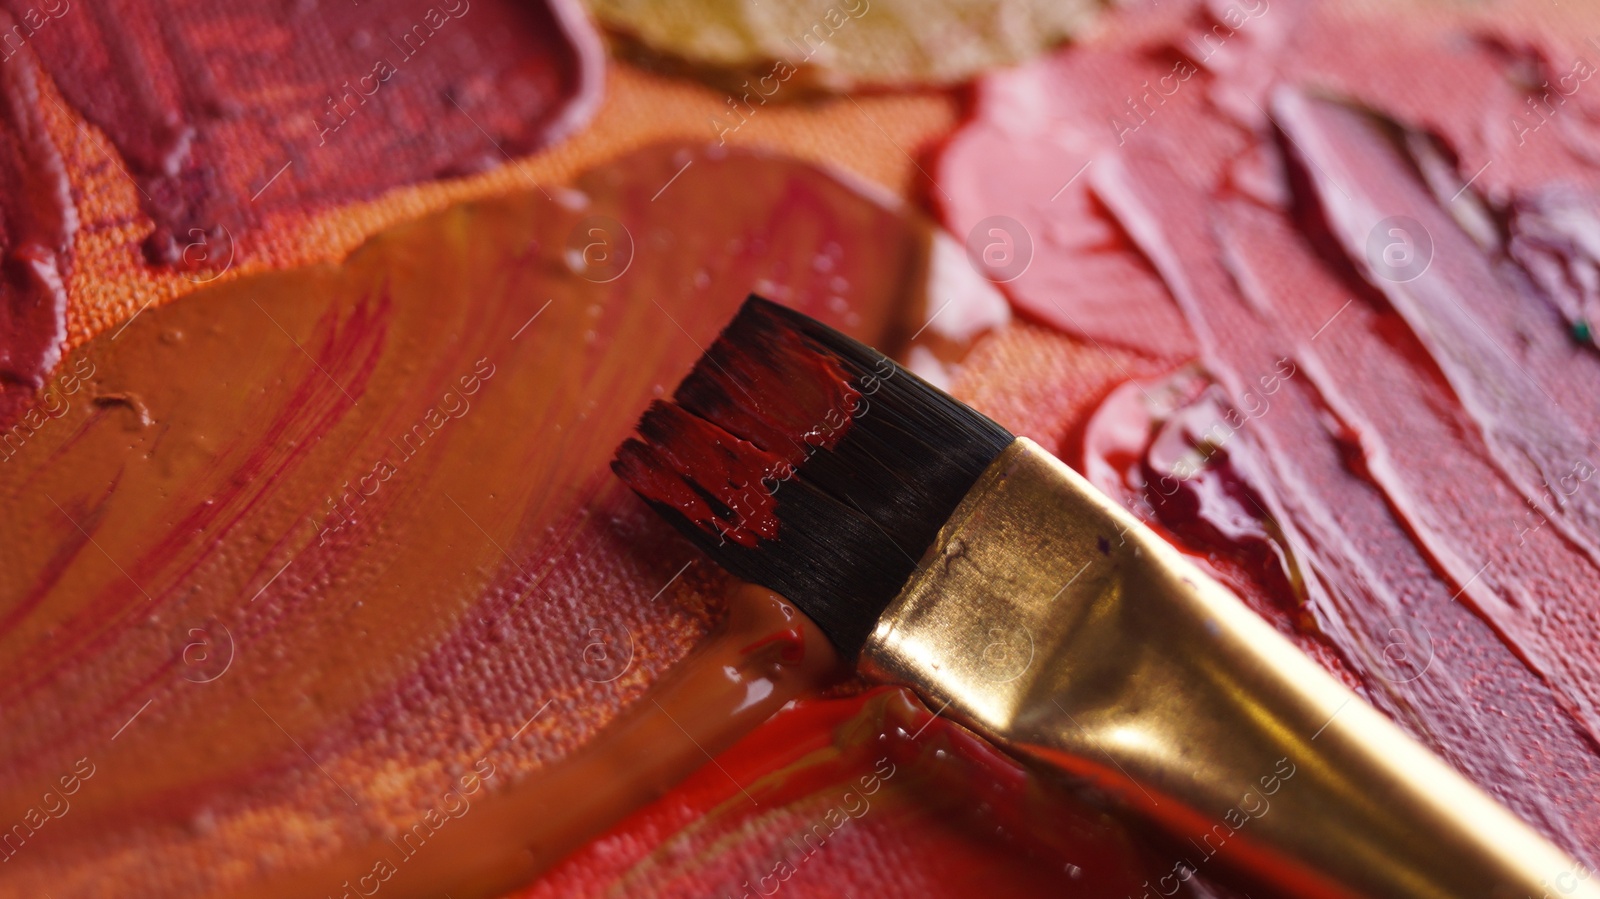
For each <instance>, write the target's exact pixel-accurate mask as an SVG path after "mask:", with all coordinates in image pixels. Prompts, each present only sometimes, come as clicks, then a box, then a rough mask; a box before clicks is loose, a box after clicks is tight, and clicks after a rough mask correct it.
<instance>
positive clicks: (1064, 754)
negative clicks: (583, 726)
mask: <svg viewBox="0 0 1600 899" xmlns="http://www.w3.org/2000/svg"><path fill="white" fill-rule="evenodd" d="M638 435H639V436H638V438H636V439H630V440H628V441H627V442H625V443H624V444H623V445H622V447H621V448H620V449H619V450H618V452H617V457H616V459H615V461H614V462H613V463H612V468H613V470H614V471H615V472H616V473H617V475H618V476H619V477H620V478H621V479H622V480H623V481H624V482H626V483H627V484H628V485H629V486H630V487H632V488H633V490H634V491H635V492H636V493H638V494H639V496H641V497H642V498H643V499H644V500H645V501H646V502H647V503H649V504H650V505H651V506H652V507H653V508H654V509H655V510H656V511H657V512H659V513H660V514H661V515H662V516H663V517H665V518H666V519H667V520H668V521H669V522H671V523H672V524H673V526H675V527H676V528H677V529H678V530H679V531H681V532H682V533H683V534H685V535H686V536H687V537H688V538H689V539H690V540H691V541H693V542H694V543H695V544H696V545H697V546H699V547H700V548H701V549H702V550H704V551H705V552H706V553H708V554H709V555H710V556H711V557H712V558H714V559H716V560H717V561H718V562H719V563H720V564H722V565H723V566H724V567H726V568H727V569H728V570H729V571H731V572H733V573H734V574H736V575H738V576H739V577H741V578H744V579H746V580H749V581H754V582H756V583H759V584H761V585H763V586H766V587H768V588H770V589H772V590H775V591H777V592H779V593H781V594H783V595H784V596H786V597H787V598H788V599H789V600H790V601H792V602H793V603H794V604H795V605H796V606H798V607H799V608H800V609H801V610H802V611H804V612H805V613H806V614H807V615H809V616H810V617H811V618H812V619H813V620H814V621H815V622H816V623H817V624H818V625H819V626H820V628H821V629H822V631H823V632H824V633H826V634H827V635H828V637H829V639H830V640H832V641H833V643H834V644H835V645H836V647H837V649H838V650H839V652H840V653H841V654H842V655H843V656H844V657H846V658H849V659H853V660H855V662H856V664H857V666H858V668H859V670H860V671H861V672H862V673H864V674H865V675H866V676H867V677H870V678H873V679H877V680H881V681H884V682H888V683H896V684H904V685H907V686H909V687H911V688H912V689H914V690H915V691H916V692H917V693H918V694H920V695H921V697H922V698H923V700H924V701H925V702H926V703H927V704H928V705H929V707H930V708H931V709H934V710H935V713H936V714H943V715H946V716H948V717H949V718H951V719H953V720H955V721H956V722H958V723H960V724H962V725H964V726H965V727H967V728H969V729H971V730H973V731H975V732H977V733H979V734H981V735H983V736H984V737H986V738H987V739H989V740H990V741H992V742H993V743H994V744H996V745H998V746H1000V747H1002V748H1003V749H1005V750H1006V751H1007V752H1008V753H1010V754H1011V755H1012V756H1013V757H1014V758H1016V759H1018V760H1020V761H1021V762H1023V763H1024V764H1026V765H1028V766H1030V767H1031V768H1033V769H1034V770H1036V771H1038V772H1041V773H1042V774H1044V775H1045V776H1047V777H1051V778H1058V779H1065V780H1067V781H1071V782H1076V783H1079V784H1082V783H1084V782H1088V783H1091V784H1093V785H1095V786H1098V787H1099V788H1101V789H1102V790H1104V791H1105V792H1106V793H1108V794H1110V795H1111V796H1113V797H1114V798H1115V799H1116V801H1118V802H1120V803H1122V804H1123V805H1125V806H1126V807H1127V808H1129V809H1132V810H1134V811H1135V812H1136V813H1138V814H1142V815H1144V816H1147V817H1148V818H1149V819H1153V820H1154V821H1155V822H1157V823H1158V824H1159V825H1160V826H1162V827H1164V828H1165V829H1167V830H1168V831H1169V832H1171V833H1172V834H1174V835H1176V836H1178V837H1180V838H1182V839H1180V840H1179V841H1178V845H1180V846H1183V847H1185V848H1184V850H1183V851H1182V853H1180V857H1179V858H1178V859H1177V860H1176V861H1175V863H1174V865H1173V867H1172V871H1171V873H1169V874H1166V875H1165V876H1163V877H1161V878H1158V879H1156V880H1155V882H1154V883H1152V884H1147V886H1148V887H1149V890H1147V892H1149V893H1150V894H1151V895H1155V894H1157V893H1159V894H1162V895H1170V894H1172V893H1174V892H1176V891H1177V889H1178V885H1179V884H1180V883H1181V882H1182V881H1184V880H1187V879H1188V878H1189V877H1190V876H1192V875H1193V873H1194V871H1195V870H1198V869H1202V868H1205V867H1207V866H1208V865H1221V866H1231V867H1234V868H1237V869H1240V870H1243V871H1245V872H1247V873H1248V875H1249V876H1252V877H1254V878H1256V879H1258V880H1261V881H1263V882H1266V883H1269V884H1271V885H1274V886H1276V887H1278V888H1279V889H1281V890H1282V891H1283V892H1284V893H1285V894H1287V895H1297V896H1341V897H1347V896H1378V897H1401V896H1404V897H1484V899H1488V897H1512V896H1516V897H1522V896H1527V897H1531V899H1540V897H1546V896H1549V897H1556V896H1564V897H1579V896H1581V897H1591V899H1592V897H1596V896H1600V892H1597V891H1596V889H1595V887H1594V885H1593V884H1592V883H1590V882H1589V880H1588V877H1589V873H1590V872H1589V869H1588V868H1586V867H1584V866H1582V865H1579V864H1578V863H1576V862H1574V861H1573V860H1572V859H1571V858H1569V857H1568V856H1567V855H1566V854H1565V853H1563V852H1562V851H1561V850H1559V849H1557V848H1556V847H1554V846H1553V845H1551V844H1550V843H1548V842H1547V841H1546V840H1545V839H1544V838H1543V837H1541V836H1540V835H1538V834H1537V833H1535V832H1534V831H1533V830H1532V829H1531V828H1529V827H1528V826H1526V825H1525V824H1523V823H1522V822H1521V821H1519V820H1518V819H1517V818H1516V817H1515V816H1513V815H1512V814H1511V813H1510V812H1508V811H1507V810H1505V809H1504V808H1502V807H1501V806H1500V805H1498V804H1497V803H1496V802H1494V801H1493V800H1492V799H1490V798H1489V797H1488V796H1487V795H1485V794H1484V793H1483V792H1481V791H1480V790H1479V789H1478V788H1477V787H1475V786H1473V785H1472V784H1470V783H1469V782H1468V781H1467V780H1466V779H1465V778H1463V777H1461V776H1460V775H1459V774H1457V773H1456V772H1455V771H1454V770H1452V769H1451V768H1450V767H1449V766H1447V765H1445V764H1444V763H1443V762H1441V761H1439V760H1438V759H1437V758H1435V757H1434V756H1433V755H1432V754H1431V753H1429V752H1428V751H1427V750H1426V749H1425V748H1423V747H1422V746H1421V745H1420V744H1418V743H1417V742H1415V741H1414V740H1412V739H1411V738H1410V737H1408V736H1407V735H1405V734H1404V733H1402V732H1401V731H1400V730H1399V729H1398V728H1397V727H1395V726H1394V725H1393V724H1391V723H1390V722H1389V721H1388V719H1386V718H1385V717H1384V716H1383V715H1381V714H1379V713H1378V712H1377V711H1375V710H1374V709H1372V708H1371V707H1370V706H1368V705H1367V704H1366V703H1365V702H1364V701H1362V700H1361V699H1359V698H1358V697H1357V696H1356V695H1355V694H1354V693H1352V692H1351V691H1350V690H1349V689H1347V688H1346V687H1344V686H1343V685H1342V684H1340V683H1338V682H1337V681H1335V680H1334V679H1333V678H1332V677H1330V676H1329V675H1328V674H1327V673H1326V672H1325V671H1323V670H1322V669H1321V668H1320V667H1319V666H1318V665H1317V664H1316V663H1314V662H1312V661H1311V660H1310V659H1309V658H1307V657H1306V656H1305V655H1303V654H1302V653H1301V652H1300V651H1299V650H1298V649H1297V648H1295V647H1294V646H1293V645H1292V644H1291V643H1289V642H1288V641H1287V640H1285V639H1284V638H1283V637H1282V636H1280V635H1279V634H1278V633H1277V632H1276V631H1275V630H1273V629H1272V628H1271V627H1270V626H1269V625H1268V624H1266V623H1265V622H1264V621H1262V620H1261V619H1260V618H1259V617H1257V616H1256V615H1255V614H1254V613H1253V612H1251V611H1250V610H1249V609H1247V608H1246V607H1245V606H1244V605H1243V604H1242V603H1241V602H1240V600H1239V599H1238V598H1237V597H1235V596H1234V595H1232V594H1231V593H1230V592H1229V591H1228V590H1227V589H1226V588H1224V587H1223V586H1221V585H1220V584H1218V583H1217V582H1216V581H1215V580H1213V579H1212V578H1210V577H1209V576H1207V575H1206V574H1204V573H1203V572H1201V571H1200V570H1199V569H1198V568H1197V567H1195V566H1194V565H1193V564H1191V563H1190V562H1188V561H1187V560H1186V559H1185V558H1184V557H1183V556H1182V555H1181V554H1180V553H1179V552H1178V551H1177V550H1175V549H1174V548H1173V547H1172V546H1170V545H1168V544H1167V543H1166V542H1165V541H1163V540H1162V539H1161V538H1160V537H1159V536H1158V535H1156V534H1155V533H1154V532H1153V531H1151V530H1150V529H1149V528H1147V527H1146V526H1145V525H1143V524H1142V523H1140V522H1139V521H1138V520H1136V519H1135V518H1134V517H1133V516H1131V515H1130V514H1129V513H1128V512H1127V511H1125V510H1124V509H1122V508H1121V507H1119V506H1118V505H1117V504H1115V503H1114V502H1112V501H1111V500H1110V499H1108V498H1107V497H1105V496H1104V495H1103V494H1101V493H1100V492H1098V491H1097V490H1096V489H1095V488H1094V487H1092V486H1091V485H1090V484H1089V483H1088V482H1087V481H1085V480H1084V479H1083V478H1082V477H1081V476H1079V475H1078V474H1077V473H1076V472H1074V471H1072V470H1071V469H1070V468H1068V467H1067V466H1066V465H1065V464H1063V463H1062V462H1060V461H1059V460H1057V459H1056V458H1055V457H1054V456H1052V455H1050V454H1049V453H1048V452H1046V451H1045V450H1044V449H1042V448H1041V447H1039V446H1038V445H1037V444H1035V443H1033V442H1032V441H1030V440H1028V439H1027V438H1025V437H1015V436H1013V435H1012V434H1011V433H1009V432H1008V431H1006V430H1005V429H1004V428H1002V427H1000V426H999V425H998V424H996V423H995V422H993V421H991V420H990V419H988V418H986V417H984V416H983V415H981V414H979V413H978V412H976V411H974V410H972V409H971V408H968V407H967V406H965V405H963V404H962V403H960V402H959V401H957V400H955V399H953V398H951V397H950V396H948V395H946V394H945V393H943V392H941V391H940V390H938V389H937V388H935V387H933V386H931V385H929V384H928V383H926V382H925V381H923V380H921V379H919V378H918V377H916V376H915V375H913V374H912V373H910V372H909V371H907V370H905V369H903V368H901V367H900V366H898V365H896V364H895V363H894V362H893V361H892V360H890V359H889V358H887V357H886V356H884V355H883V354H881V353H878V352H877V351H875V350H873V349H871V348H869V347H867V346H865V345H863V344H861V343H859V342H857V341H855V340H853V339H851V338H849V337H846V336H844V335H843V334H840V333H839V332H837V331H835V330H833V329H831V328H829V327H827V326H825V325H823V324H821V323H820V322H817V321H815V320H813V319H811V318H808V317H806V316H804V315H801V314H800V313H797V312H794V311H792V310H789V309H785V308H783V307H781V306H778V305H776V304H774V303H771V302H768V301H766V300H763V299H761V298H760V297H756V296H753V295H752V296H751V297H750V299H749V300H747V301H746V303H745V304H744V306H743V307H742V308H741V309H740V311H739V314H738V315H737V316H736V317H735V318H734V320H733V321H732V323H731V324H729V325H728V327H727V328H726V330H724V331H723V333H722V334H721V336H720V337H719V338H718V339H717V341H716V342H715V343H714V344H713V345H712V346H711V348H710V349H709V350H708V351H706V352H705V354H704V355H703V356H702V357H701V358H700V360H699V362H698V363H697V364H696V365H695V367H694V369H693V370H692V371H691V372H690V373H689V375H688V376H687V377H686V378H685V379H684V381H683V383H682V384H681V385H680V386H679V387H678V390H677V392H676V393H675V394H674V396H673V401H672V402H670V403H669V402H660V401H658V402H656V403H654V404H653V405H652V406H651V407H650V408H649V410H647V411H646V412H645V414H644V416H643V418H642V419H641V420H640V422H639V426H638Z"/></svg>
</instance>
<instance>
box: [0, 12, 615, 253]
mask: <svg viewBox="0 0 1600 899" xmlns="http://www.w3.org/2000/svg"><path fill="white" fill-rule="evenodd" d="M7 5H9V6H10V7H11V8H12V9H13V10H15V11H16V12H18V14H19V15H20V14H21V12H22V10H23V9H25V8H26V7H28V6H29V5H30V2H29V0H7ZM29 43H30V44H31V45H32V46H35V47H37V50H38V54H39V56H40V58H41V59H42V60H43V61H44V65H45V68H46V69H47V70H48V71H49V73H50V75H51V77H52V78H54V80H55V82H56V85H57V86H58V88H59V89H60V91H61V93H62V94H63V95H64V96H65V97H66V99H67V101H68V102H69V103H70V104H71V105H72V106H73V107H75V108H76V109H77V110H78V112H80V113H81V114H82V115H83V116H84V118H86V119H87V120H88V121H89V122H90V123H91V124H93V125H94V126H95V127H96V128H98V129H99V130H100V131H102V132H103V133H104V134H105V135H106V137H108V138H109V139H110V142H111V144H112V146H113V147H114V148H115V150H116V152H117V153H118V154H119V155H120V156H121V160H122V164H124V165H125V166H126V168H127V170H128V173H129V174H130V175H131V176H132V177H133V178H134V179H135V181H136V183H137V184H138V187H139V190H140V193H141V195H142V197H141V199H142V205H143V208H144V210H145V212H146V214H148V215H149V216H150V217H151V218H152V219H153V220H154V221H155V223H156V229H155V231H154V233H153V234H152V235H151V236H150V237H149V239H148V240H147V241H146V245H145V246H146V251H147V254H148V255H149V256H150V258H151V259H152V261H156V262H161V263H168V264H178V265H184V266H195V267H199V266H213V267H214V266H216V265H217V264H218V263H219V260H229V259H232V258H233V257H234V255H235V254H237V255H238V256H239V257H240V258H244V257H245V256H247V255H249V254H250V253H251V252H252V247H251V245H252V243H253V242H252V241H250V240H248V239H247V237H246V235H247V233H248V232H249V231H251V230H252V229H256V228H259V227H261V226H263V225H264V224H266V223H267V222H268V221H269V220H270V219H271V218H272V217H273V216H274V215H289V214H305V213H309V212H314V211H316V210H317V209H321V208H328V207H331V206H335V205H338V204H341V203H345V202H349V201H353V200H364V199H369V198H372V197H375V196H377V195H379V194H380V193H382V192H383V191H385V190H387V189H389V188H392V187H396V186H399V185H404V184H411V183H416V182H420V181H427V180H430V179H433V178H438V177H445V176H452V175H460V174H464V173H468V172H472V171H477V170H480V169H484V168H487V167H489V166H492V165H497V164H500V163H503V162H504V160H505V159H506V154H510V155H513V156H514V155H518V154H522V153H527V152H530V151H532V150H536V149H538V148H540V147H543V146H546V145H548V144H550V143H552V142H554V141H556V140H558V139H560V138H561V137H563V136H565V135H566V134H567V133H569V132H571V131H572V130H573V129H574V128H576V127H577V126H578V125H580V124H582V123H583V122H584V121H586V120H587V118H588V117H589V115H590V114H591V113H592V112H593V110H594V108H595V106H596V105H597V103H598V99H599V91H600V82H601V77H602V71H603V54H602V50H601V47H600V44H599V40H598V37H597V36H596V35H595V33H594V32H593V30H592V27H591V26H590V25H589V24H588V22H587V21H586V19H585V18H584V16H583V14H582V12H581V10H580V9H578V7H577V6H576V4H575V3H573V2H572V0H400V2H385V3H359V4H358V3H317V4H311V3H294V4H288V5H287V8H286V9H285V10H284V12H283V14H281V15H267V14H265V13H264V10H263V9H262V7H261V5H260V4H259V3H252V2H247V0H222V2H197V0H170V2H165V3H162V4H160V5H159V7H158V8H154V9H153V8H151V6H150V4H148V3H146V2H142V0H104V2H96V3H81V4H74V5H72V6H69V7H67V8H66V9H65V10H64V11H63V12H62V13H61V14H60V15H59V17H51V18H47V19H46V20H45V22H44V23H43V24H42V26H41V27H39V28H38V29H37V30H36V31H35V32H34V33H33V34H32V36H31V37H30V39H29ZM235 241H238V245H237V246H235V245H234V242H235Z"/></svg>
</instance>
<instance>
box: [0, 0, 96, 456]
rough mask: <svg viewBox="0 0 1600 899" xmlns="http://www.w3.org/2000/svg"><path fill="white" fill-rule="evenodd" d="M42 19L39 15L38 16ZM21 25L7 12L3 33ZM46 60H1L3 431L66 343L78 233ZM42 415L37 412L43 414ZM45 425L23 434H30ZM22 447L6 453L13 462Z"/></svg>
mask: <svg viewBox="0 0 1600 899" xmlns="http://www.w3.org/2000/svg"><path fill="white" fill-rule="evenodd" d="M35 15H37V14H35ZM25 28H26V25H24V24H19V23H18V22H16V21H15V20H13V19H12V17H11V16H10V15H8V14H6V13H5V12H4V11H3V10H0V34H5V35H8V36H10V35H13V33H14V32H13V29H18V30H22V29H25ZM38 78H39V72H38V60H37V59H36V58H35V57H34V55H33V52H32V51H31V50H29V49H28V48H27V47H25V46H24V47H22V48H20V49H17V50H11V49H10V48H9V45H8V46H7V48H6V51H5V58H4V60H3V61H0V121H3V122H4V124H5V127H4V128H3V129H0V254H3V256H0V260H3V261H0V425H6V426H9V425H11V424H12V423H13V421H14V419H15V417H16V416H17V415H18V414H19V413H20V411H21V410H20V408H19V407H20V405H21V404H22V403H23V402H25V401H26V399H28V398H30V397H31V391H29V390H26V389H18V388H19V387H21V388H39V387H42V386H44V379H45V375H46V374H47V373H48V372H49V371H50V369H52V368H54V367H55V364H56V361H57V360H59V359H60V358H61V344H62V341H64V340H65V339H66V336H67V334H66V330H67V329H66V313H67V294H66V287H65V281H66V278H67V269H68V265H69V256H68V254H69V252H70V251H71V249H72V238H73V234H74V233H75V232H76V231H77V228H78V214H77V209H76V207H74V206H73V204H72V186H71V184H69V183H68V181H67V174H66V169H65V168H64V167H63V165H62V162H61V154H60V152H59V151H58V150H57V149H56V146H55V142H54V141H53V140H52V139H51V137H50V134H49V131H48V128H47V127H46V125H45V121H44V114H43V109H42V108H41V107H42V106H43V100H42V98H41V97H40V95H39V87H38ZM36 416H37V413H36ZM42 423H43V419H42V418H40V419H38V420H37V421H34V420H30V421H27V422H24V423H23V424H21V425H18V427H26V428H28V429H29V430H30V431H31V430H32V429H33V426H34V425H37V424H42ZM14 450H15V448H14V447H13V446H11V445H10V444H6V445H5V446H3V447H0V453H3V454H4V455H5V456H9V455H10V454H11V453H12V452H14Z"/></svg>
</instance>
